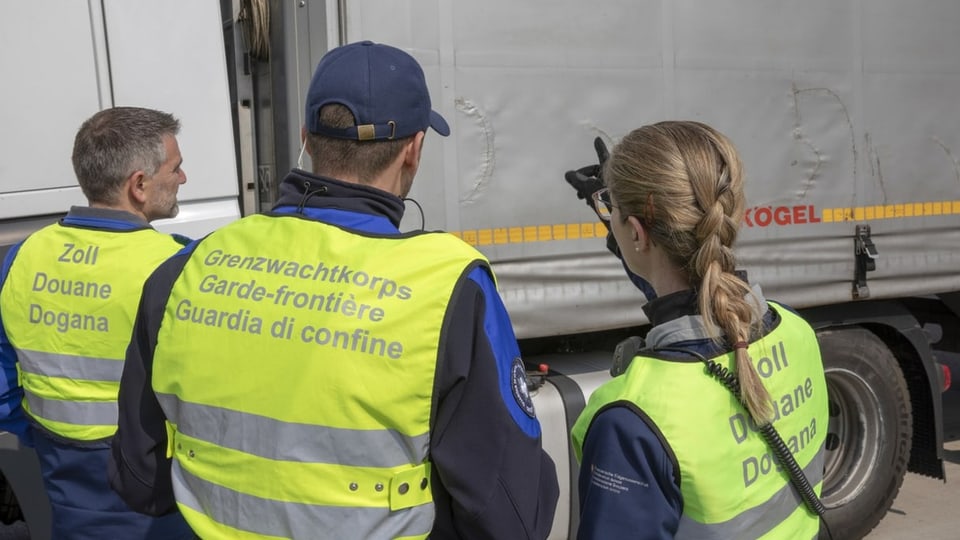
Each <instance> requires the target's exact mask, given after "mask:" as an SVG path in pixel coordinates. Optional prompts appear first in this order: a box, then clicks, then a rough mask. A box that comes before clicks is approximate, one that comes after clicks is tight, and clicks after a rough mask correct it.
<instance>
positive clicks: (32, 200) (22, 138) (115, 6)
mask: <svg viewBox="0 0 960 540" xmlns="http://www.w3.org/2000/svg"><path fill="white" fill-rule="evenodd" d="M25 52H26V54H25ZM224 59H225V52H224V42H223V32H222V20H221V17H220V8H219V5H218V3H217V2H195V1H190V0H173V1H167V2H151V1H147V0H135V1H128V0H103V1H102V2H101V1H98V0H90V1H88V2H78V1H74V0H55V1H52V2H43V3H38V2H26V1H19V2H15V3H11V5H10V6H5V9H4V16H3V17H2V18H0V65H2V66H3V69H4V72H5V74H6V75H7V76H5V77H4V82H3V84H2V85H0V124H2V125H3V126H4V131H5V133H6V136H5V137H4V139H3V144H0V152H2V155H0V219H6V218H21V217H31V216H39V215H56V214H62V213H63V212H65V211H66V209H67V208H69V206H70V205H73V204H85V203H86V201H85V199H84V197H83V194H82V193H81V191H80V189H79V187H78V186H77V183H76V179H75V177H74V174H73V167H72V165H71V163H70V154H71V152H72V148H73V139H74V136H75V135H76V130H77V129H78V128H79V127H80V124H81V123H82V122H83V121H84V120H85V119H86V118H88V117H89V116H91V115H92V114H93V113H95V112H97V111H99V110H101V109H104V108H107V107H111V106H139V107H149V108H155V109H160V110H164V111H168V112H171V113H173V114H174V115H175V116H177V117H178V118H179V119H180V120H181V123H182V126H183V128H182V131H181V133H180V136H179V137H178V139H179V143H180V149H181V152H182V154H183V157H184V169H185V170H186V172H187V184H185V185H184V186H183V187H181V188H180V195H179V198H180V207H181V213H182V215H181V217H179V218H177V219H175V220H172V221H171V222H167V223H161V224H160V227H161V228H166V229H169V230H176V231H177V232H181V233H184V234H186V235H188V236H194V237H196V236H200V235H203V234H206V233H208V232H210V231H212V230H213V229H214V228H215V227H217V226H220V225H223V224H225V223H227V222H229V221H232V220H233V219H236V218H238V217H239V216H240V207H239V201H238V190H239V186H238V179H237V171H236V157H235V156H236V154H235V144H236V143H235V140H234V136H233V124H232V120H231V110H230V94H229V88H228V81H227V72H226V62H225V60H224ZM208 203H213V204H208ZM208 211H209V212H211V213H210V214H205V212H208Z"/></svg>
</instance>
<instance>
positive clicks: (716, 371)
mask: <svg viewBox="0 0 960 540" xmlns="http://www.w3.org/2000/svg"><path fill="white" fill-rule="evenodd" d="M655 350H656V351H672V352H679V353H684V354H689V355H690V356H693V357H696V358H697V359H698V360H700V361H701V362H703V363H704V364H705V365H706V369H707V373H709V374H710V375H711V376H712V377H713V378H715V379H717V380H718V381H720V384H722V385H723V386H725V387H726V388H727V390H730V392H731V393H732V394H733V395H734V396H735V397H736V398H737V401H739V402H740V403H741V404H743V397H742V396H741V393H740V380H739V379H738V378H737V374H736V373H733V372H732V371H730V370H729V369H727V368H725V367H723V366H721V365H720V364H718V363H717V362H714V361H713V360H711V359H709V358H705V357H704V356H703V355H702V354H700V353H698V352H696V351H691V350H688V349H679V348H670V347H664V348H661V349H655ZM757 431H759V432H760V436H761V437H763V440H764V441H766V443H767V446H769V447H770V450H772V451H773V454H774V455H775V456H777V461H779V462H780V466H781V467H783V468H784V469H786V470H787V476H789V477H790V484H792V485H793V487H794V489H796V490H797V493H799V494H800V498H802V499H803V502H804V504H806V506H807V508H809V509H810V511H811V512H813V513H814V514H816V515H817V516H818V517H819V518H820V522H821V523H823V527H824V529H825V530H826V532H827V536H828V537H829V538H830V539H831V540H832V539H833V533H832V532H831V531H830V526H829V525H828V524H827V519H826V516H825V514H826V512H827V509H826V508H825V507H824V506H823V503H822V502H820V498H819V497H817V493H816V492H815V491H814V490H813V486H811V485H810V481H809V480H807V476H806V475H805V474H803V469H801V468H800V464H799V463H797V460H796V459H794V457H793V454H792V453H791V452H790V449H789V448H787V445H786V443H784V442H783V438H782V437H780V434H779V433H777V430H776V428H774V427H773V424H771V423H766V424H763V425H762V426H758V427H757Z"/></svg>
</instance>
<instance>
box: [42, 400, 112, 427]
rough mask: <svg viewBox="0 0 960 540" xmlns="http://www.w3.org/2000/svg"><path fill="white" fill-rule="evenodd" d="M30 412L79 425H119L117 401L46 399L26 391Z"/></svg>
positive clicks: (45, 417)
mask: <svg viewBox="0 0 960 540" xmlns="http://www.w3.org/2000/svg"><path fill="white" fill-rule="evenodd" d="M24 395H25V396H26V398H27V405H29V406H30V412H31V413H32V414H33V415H34V416H37V417H40V418H43V419H45V420H53V421H54V422H63V423H65V424H74V425H78V426H115V425H117V402H116V401H64V400H60V399H45V398H42V397H40V396H38V395H36V394H34V393H33V392H24Z"/></svg>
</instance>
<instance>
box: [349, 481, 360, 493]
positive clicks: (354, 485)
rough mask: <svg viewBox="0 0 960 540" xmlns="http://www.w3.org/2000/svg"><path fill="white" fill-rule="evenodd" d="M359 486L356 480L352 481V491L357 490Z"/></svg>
mask: <svg viewBox="0 0 960 540" xmlns="http://www.w3.org/2000/svg"><path fill="white" fill-rule="evenodd" d="M359 487H360V486H358V485H357V483H356V482H350V491H356V490H357V489H358V488H359Z"/></svg>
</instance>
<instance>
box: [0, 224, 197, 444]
mask: <svg viewBox="0 0 960 540" xmlns="http://www.w3.org/2000/svg"><path fill="white" fill-rule="evenodd" d="M182 247H183V246H181V245H180V244H179V243H177V242H176V241H175V240H174V239H173V238H172V237H171V236H169V235H166V234H161V233H159V232H157V231H155V230H153V229H149V228H148V229H137V230H131V231H123V230H102V229H86V228H80V227H71V226H66V225H61V224H54V225H50V226H48V227H45V228H43V229H41V230H39V231H37V232H36V233H34V234H32V235H30V236H29V237H28V238H27V239H26V240H25V241H24V243H23V245H22V246H21V247H20V250H19V251H18V252H17V256H16V258H15V259H14V261H13V264H12V265H11V267H10V271H9V274H8V275H7V279H6V282H5V283H4V285H3V290H2V291H0V310H2V311H3V323H4V328H5V330H6V332H7V337H8V338H9V339H10V343H11V344H12V345H13V347H14V348H15V349H16V352H17V360H18V364H17V365H18V368H19V371H20V382H21V385H22V386H23V391H24V398H23V407H24V410H25V411H26V413H27V414H28V415H30V416H31V417H32V418H33V419H34V420H35V421H36V422H38V423H39V424H40V425H41V426H43V427H44V428H46V429H47V430H49V431H50V432H52V433H54V434H56V435H59V436H61V437H65V438H67V439H73V440H77V441H95V440H100V439H105V438H108V437H111V436H113V434H114V433H115V432H116V430H117V391H118V388H119V384H120V374H121V373H122V371H123V360H124V356H125V354H126V350H127V344H129V342H130V335H131V333H132V331H133V320H134V316H135V314H136V311H137V306H138V305H139V303H140V292H141V290H142V289H143V282H144V281H145V280H146V278H147V276H149V275H150V273H151V272H152V271H153V270H154V269H155V268H156V267H157V266H158V265H159V264H160V263H161V262H163V261H164V260H165V259H166V258H168V257H169V256H171V255H173V254H174V253H176V252H177V251H178V250H180V249H181V248H182Z"/></svg>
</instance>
